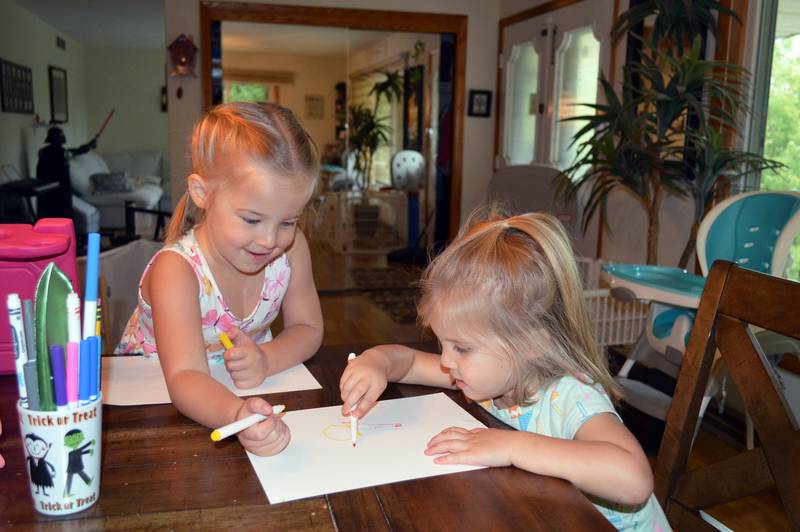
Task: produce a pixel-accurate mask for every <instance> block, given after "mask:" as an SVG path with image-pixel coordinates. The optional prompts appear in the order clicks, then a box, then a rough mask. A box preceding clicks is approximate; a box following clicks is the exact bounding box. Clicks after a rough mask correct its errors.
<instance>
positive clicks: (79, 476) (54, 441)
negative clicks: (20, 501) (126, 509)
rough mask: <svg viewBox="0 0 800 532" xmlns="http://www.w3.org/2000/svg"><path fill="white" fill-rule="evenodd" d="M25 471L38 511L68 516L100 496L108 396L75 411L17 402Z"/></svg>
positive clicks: (98, 398)
mask: <svg viewBox="0 0 800 532" xmlns="http://www.w3.org/2000/svg"><path fill="white" fill-rule="evenodd" d="M17 413H18V414H19V424H20V432H21V437H22V448H23V450H24V452H25V461H26V467H25V469H26V470H27V471H28V480H29V481H30V488H31V497H32V498H33V505H34V508H35V509H36V511H37V512H40V513H43V514H46V515H68V514H73V513H76V512H80V511H83V510H86V509H87V508H89V507H91V506H92V505H93V504H94V503H96V502H97V499H98V497H99V496H100V442H101V437H102V434H101V429H102V422H101V420H102V417H103V401H102V394H101V395H100V396H98V397H97V399H96V400H95V401H92V402H91V403H89V404H86V405H83V406H80V407H78V408H75V409H73V410H67V411H64V412H59V411H48V412H44V411H38V410H30V409H28V408H25V407H23V406H22V404H21V402H19V401H18V402H17Z"/></svg>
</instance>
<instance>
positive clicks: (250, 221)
mask: <svg viewBox="0 0 800 532" xmlns="http://www.w3.org/2000/svg"><path fill="white" fill-rule="evenodd" d="M242 220H244V222H245V223H247V224H250V225H256V224H257V223H258V222H259V221H260V220H258V219H255V218H245V217H244V216H242Z"/></svg>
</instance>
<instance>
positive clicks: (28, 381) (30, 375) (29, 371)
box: [24, 360, 41, 410]
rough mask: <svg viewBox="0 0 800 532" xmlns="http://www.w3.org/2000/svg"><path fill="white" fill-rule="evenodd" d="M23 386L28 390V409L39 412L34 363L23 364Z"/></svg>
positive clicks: (37, 383) (37, 385)
mask: <svg viewBox="0 0 800 532" xmlns="http://www.w3.org/2000/svg"><path fill="white" fill-rule="evenodd" d="M24 371H25V386H26V388H27V390H28V409H29V410H39V409H40V408H41V406H40V405H39V381H38V378H39V377H38V376H37V375H36V361H35V360H29V361H27V362H25V368H24Z"/></svg>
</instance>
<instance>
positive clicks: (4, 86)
mask: <svg viewBox="0 0 800 532" xmlns="http://www.w3.org/2000/svg"><path fill="white" fill-rule="evenodd" d="M0 110H2V111H3V112H4V113H22V114H33V73H32V71H31V69H30V68H28V67H26V66H23V65H18V64H17V63H12V62H11V61H6V60H5V59H0Z"/></svg>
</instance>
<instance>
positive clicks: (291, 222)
mask: <svg viewBox="0 0 800 532" xmlns="http://www.w3.org/2000/svg"><path fill="white" fill-rule="evenodd" d="M281 225H282V226H283V227H294V226H295V225H297V220H292V221H290V222H283V223H281Z"/></svg>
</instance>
